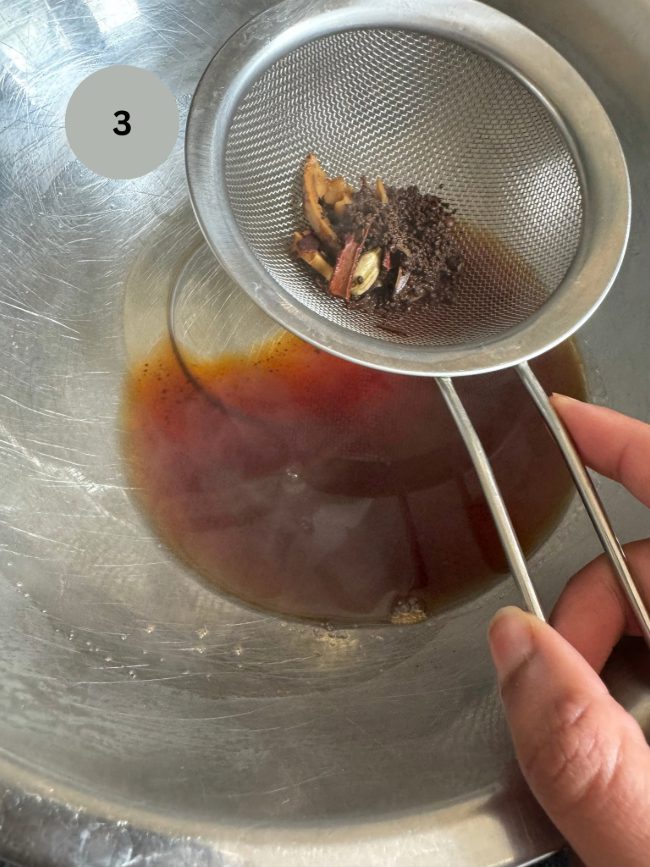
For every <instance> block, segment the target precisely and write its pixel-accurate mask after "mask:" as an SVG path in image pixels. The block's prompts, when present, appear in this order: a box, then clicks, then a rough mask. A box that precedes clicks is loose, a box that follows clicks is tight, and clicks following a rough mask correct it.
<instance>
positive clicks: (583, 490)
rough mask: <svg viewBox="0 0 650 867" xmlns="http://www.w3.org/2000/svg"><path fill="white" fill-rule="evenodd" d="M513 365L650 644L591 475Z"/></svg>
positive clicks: (641, 607) (525, 369) (539, 394)
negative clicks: (555, 447) (556, 450)
mask: <svg viewBox="0 0 650 867" xmlns="http://www.w3.org/2000/svg"><path fill="white" fill-rule="evenodd" d="M517 369H518V372H519V376H520V377H521V380H522V382H523V383H524V385H525V386H526V388H527V389H528V391H529V393H530V395H531V397H532V398H533V400H534V401H535V404H536V405H537V408H538V409H539V411H540V413H541V414H542V417H543V419H544V421H545V422H546V424H547V426H548V428H549V430H550V432H551V434H552V435H553V438H554V439H555V441H556V443H557V444H558V446H559V448H560V451H561V452H562V456H563V457H564V460H565V462H566V465H567V467H568V468H569V472H570V473H571V475H572V476H573V481H574V482H575V486H576V488H577V489H578V493H579V494H580V497H581V498H582V502H583V503H584V506H585V509H586V510H587V513H588V515H589V517H590V518H591V523H592V524H593V525H594V529H595V531H596V533H597V534H598V538H599V539H600V541H601V544H602V546H603V548H604V549H605V553H606V554H607V556H608V558H609V561H610V563H611V564H612V568H613V569H614V573H615V574H616V577H617V578H618V580H619V582H620V584H621V587H622V588H623V591H624V593H625V595H626V597H627V600H628V602H629V603H630V605H631V607H632V610H633V612H634V615H635V617H636V619H637V621H638V623H639V626H640V628H641V632H642V634H643V637H644V638H645V640H646V642H647V644H648V646H649V647H650V615H649V614H648V609H647V607H646V605H645V602H644V601H643V598H642V596H641V594H640V593H639V590H638V588H637V586H636V584H635V582H634V578H633V577H632V575H631V573H630V570H629V568H628V565H627V558H626V556H625V552H624V551H623V548H622V547H621V543H620V542H619V541H618V539H617V538H616V533H615V532H614V530H613V528H612V525H611V523H610V521H609V518H608V517H607V513H606V512H605V509H604V507H603V504H602V502H601V500H600V497H599V496H598V494H597V492H596V489H595V488H594V484H593V482H592V480H591V476H590V475H589V473H588V472H587V469H586V468H585V465H584V463H583V462H582V459H581V457H580V455H579V454H578V451H577V449H576V447H575V445H574V444H573V440H572V439H571V437H570V436H569V433H568V431H567V429H566V428H565V426H564V424H563V423H562V420H561V419H560V417H559V415H558V414H557V413H556V411H555V409H554V408H553V405H552V404H551V402H550V400H549V399H548V397H547V395H546V392H545V391H544V389H543V388H542V386H541V383H540V382H539V380H538V379H537V377H536V376H535V374H534V373H533V371H532V370H531V368H530V366H529V365H528V364H527V363H526V362H523V363H522V364H520V365H519V366H518V368H517Z"/></svg>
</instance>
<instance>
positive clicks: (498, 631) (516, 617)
mask: <svg viewBox="0 0 650 867" xmlns="http://www.w3.org/2000/svg"><path fill="white" fill-rule="evenodd" d="M489 640H490V650H491V652H492V657H493V660H494V664H495V666H496V669H497V673H498V677H499V683H500V687H501V694H502V698H503V703H504V706H505V711H506V716H507V718H508V722H509V724H510V728H511V731H512V737H513V741H514V745H515V751H516V753H517V758H518V760H519V764H520V766H521V769H522V771H523V774H524V776H525V777H526V780H527V782H528V784H529V786H530V787H531V789H532V791H533V793H534V795H535V797H536V798H537V799H538V801H539V802H540V804H541V805H542V807H543V808H544V809H545V810H546V812H547V813H548V815H549V817H550V818H551V820H552V821H553V822H554V824H555V825H556V827H557V828H558V829H559V830H560V832H561V833H562V834H563V835H564V836H565V838H566V839H567V840H568V842H569V843H570V844H571V846H572V847H573V849H574V850H575V851H576V852H577V854H578V855H580V857H581V858H582V859H583V860H584V862H585V863H586V864H587V865H588V867H611V865H612V864H616V865H617V867H648V862H649V857H650V856H649V853H650V822H649V821H648V817H649V816H650V748H648V745H647V743H646V741H645V738H644V736H643V732H642V731H641V729H640V727H639V726H638V724H637V723H636V722H635V720H634V719H633V718H632V717H631V716H630V715H629V714H628V713H627V712H626V711H625V710H624V709H623V708H622V707H621V706H620V705H619V704H617V703H616V702H615V701H614V699H613V698H612V697H611V696H610V694H609V693H608V692H607V689H606V688H605V685H604V684H603V682H602V681H601V679H600V678H599V677H598V675H597V674H596V673H595V672H594V670H593V669H592V668H591V666H590V665H589V664H588V663H587V662H586V661H585V660H584V659H583V658H582V656H580V654H579V653H578V652H577V651H576V650H574V648H573V647H572V646H571V645H570V644H569V643H568V642H566V641H565V640H564V639H563V638H562V637H561V636H560V635H559V634H558V633H557V632H555V630H553V629H551V627H550V626H547V625H546V624H545V623H542V622H541V621H540V620H538V619H537V618H535V617H533V616H532V615H530V614H524V612H523V611H520V610H519V609H518V608H504V609H503V610H502V611H499V612H498V613H497V615H496V617H495V618H494V620H493V621H492V623H491V625H490V632H489Z"/></svg>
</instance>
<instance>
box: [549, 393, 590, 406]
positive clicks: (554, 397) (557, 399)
mask: <svg viewBox="0 0 650 867" xmlns="http://www.w3.org/2000/svg"><path fill="white" fill-rule="evenodd" d="M551 401H552V402H553V403H564V404H568V403H584V401H582V400H578V398H577V397H569V395H568V394H560V393H559V392H557V391H554V392H553V393H552V394H551Z"/></svg>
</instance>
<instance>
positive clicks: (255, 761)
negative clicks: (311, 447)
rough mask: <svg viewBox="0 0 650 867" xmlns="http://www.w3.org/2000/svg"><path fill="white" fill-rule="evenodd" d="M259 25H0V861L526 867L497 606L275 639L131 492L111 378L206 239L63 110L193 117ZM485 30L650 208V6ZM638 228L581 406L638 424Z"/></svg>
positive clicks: (645, 215)
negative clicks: (108, 92) (599, 145)
mask: <svg viewBox="0 0 650 867" xmlns="http://www.w3.org/2000/svg"><path fill="white" fill-rule="evenodd" d="M265 5H266V3H265V2H251V3H248V2H247V3H242V4H233V3H226V2H223V3H220V4H219V5H217V6H210V5H206V4H204V3H201V2H188V3H186V4H183V5H182V7H180V6H179V7H172V6H171V5H167V4H159V5H157V4H153V3H152V4H144V3H136V2H131V3H128V2H124V3H122V4H120V6H119V10H120V12H119V14H117V12H116V11H115V10H116V9H117V8H118V7H117V6H115V5H114V4H112V5H110V4H108V3H102V2H99V0H93V2H92V3H91V2H88V3H83V2H81V0H74V2H73V0H68V2H66V3H58V2H56V3H55V2H50V4H49V5H47V6H46V5H45V4H40V3H36V2H35V0H29V2H27V0H16V2H12V3H11V5H9V3H8V2H7V3H6V4H5V6H6V12H7V14H6V16H5V18H4V19H3V23H2V25H1V27H2V34H1V35H0V42H1V46H2V47H1V49H0V50H1V51H2V60H3V64H4V67H5V69H4V74H3V79H2V86H3V97H4V98H3V101H2V103H1V104H0V117H1V122H0V129H1V130H2V132H1V135H2V154H3V157H4V159H3V160H2V161H1V162H0V181H1V183H0V196H2V205H3V207H2V209H1V210H0V233H1V237H2V240H3V241H4V244H3V249H4V253H3V257H2V260H1V261H0V302H1V307H0V310H1V314H0V316H1V318H0V331H1V338H0V347H2V353H3V355H2V365H1V367H2V372H1V374H0V403H1V411H0V442H1V443H2V449H1V450H0V478H1V479H2V498H1V502H2V507H1V508H2V523H1V524H0V626H1V628H0V642H1V649H0V668H1V670H2V674H1V677H0V702H1V705H0V781H1V784H2V787H3V788H2V791H3V797H2V800H1V802H0V854H2V855H4V856H6V857H11V858H14V859H16V860H19V861H22V862H23V863H25V864H34V865H56V867H63V865H93V867H95V865H111V867H126V865H128V864H129V863H131V864H134V863H138V861H139V860H141V861H142V862H144V863H148V864H152V865H154V864H155V865H163V864H173V865H174V867H181V865H185V864H186V865H188V867H189V865H192V867H203V865H205V867H208V865H215V864H221V865H227V867H235V865H237V867H242V865H246V867H249V865H251V867H252V865H255V867H256V865H264V867H273V865H280V864H281V865H283V867H284V865H286V864H291V865H295V867H300V865H312V867H316V865H320V864H323V865H325V864H328V865H329V864H330V863H331V862H332V861H336V862H337V863H339V864H340V865H342V867H358V865H360V864H364V865H366V864H368V865H374V864H376V865H384V864H391V865H404V867H407V865H408V867H417V865H427V867H435V865H453V864H456V863H457V864H462V865H472V867H496V865H507V864H513V865H515V864H516V865H522V864H524V863H526V862H528V861H530V860H531V859H532V858H534V857H536V856H538V855H541V854H542V853H543V852H545V851H548V850H550V849H551V848H553V847H554V846H555V845H556V844H557V843H558V838H557V835H556V834H555V832H554V831H553V830H552V829H551V828H550V827H549V826H548V823H547V822H546V820H545V819H544V818H543V816H542V815H541V813H540V811H539V810H538V809H537V808H536V807H535V805H534V804H533V803H532V800H531V799H530V797H529V796H527V795H526V793H525V790H524V789H523V788H522V784H521V783H520V781H519V777H518V775H517V772H516V769H515V767H514V764H513V760H512V755H511V752H510V748H509V741H508V736H507V732H506V730H505V727H504V724H503V721H502V717H501V713H500V709H499V702H498V698H497V696H496V692H495V689H494V682H493V675H492V671H491V667H490V664H489V661H488V658H487V653H486V648H485V643H484V637H483V635H484V629H485V624H486V622H487V620H488V618H489V616H490V614H491V613H492V612H493V611H494V610H495V609H496V608H497V607H498V606H499V605H500V604H502V603H503V602H505V601H508V600H509V599H511V598H513V599H514V593H513V594H512V597H511V591H510V588H509V584H507V583H504V584H503V585H501V586H497V587H496V588H494V589H493V590H492V591H490V592H489V593H486V594H485V595H484V596H482V597H481V598H480V599H475V600H472V601H470V602H467V603H466V604H464V605H462V606H459V607H457V608H455V609H454V610H452V611H448V612H447V613H445V614H442V615H440V616H439V617H436V618H434V619H432V620H431V621H429V622H428V623H425V624H422V625H421V626H418V627H415V628H404V629H400V628H388V627H387V628H385V629H362V630H351V629H350V630H338V631H334V632H328V631H327V630H323V629H320V628H317V627H314V626H311V625H306V624H299V623H288V622H287V623H284V622H282V621H281V620H280V619H279V618H276V617H272V616H266V615H264V614H260V613H254V612H251V611H250V610H249V609H247V608H245V607H244V606H241V605H239V604H237V603H235V602H232V601H226V600H224V599H223V598H221V597H219V596H217V595H215V594H214V593H212V592H210V591H208V590H207V589H205V588H204V587H202V586H201V585H200V584H199V583H198V582H197V581H196V580H195V578H194V576H193V575H192V574H191V573H190V572H189V571H187V570H186V569H185V568H184V567H182V566H181V565H180V564H179V563H178V562H177V561H176V560H175V559H174V558H173V557H172V556H171V555H170V554H169V553H168V552H167V551H166V550H165V548H164V547H162V546H161V544H160V543H159V542H158V540H157V539H156V538H155V537H154V536H153V535H152V533H151V530H150V529H149V527H148V525H147V523H146V521H145V520H144V519H143V517H142V516H141V515H140V514H139V513H138V511H137V509H136V507H135V506H134V504H133V501H132V499H131V496H130V493H129V491H128V485H127V483H126V480H125V476H124V472H123V467H122V460H121V454H120V446H119V440H120V420H119V405H120V396H121V383H122V377H123V372H124V369H125V365H126V363H127V362H128V360H129V359H130V358H134V357H136V356H139V355H141V354H142V353H144V352H145V351H146V350H147V348H148V347H149V346H150V345H151V343H152V341H154V340H155V339H156V337H157V336H158V335H159V334H160V333H161V332H162V331H163V330H164V329H165V328H166V318H165V317H166V302H167V295H168V291H169V289H170V286H171V284H172V283H173V281H174V279H175V276H176V275H177V274H178V272H179V270H180V269H181V268H182V265H183V263H184V262H185V261H186V260H187V257H188V256H189V255H191V254H192V253H193V252H195V251H196V250H197V247H198V245H199V244H200V234H199V231H198V228H197V227H196V226H195V224H194V221H193V218H192V216H191V212H190V209H189V205H188V203H187V191H186V187H185V182H184V170H183V159H182V142H180V141H179V142H178V145H177V148H176V149H175V151H174V153H173V155H172V157H170V159H169V160H168V161H167V163H166V164H165V165H164V166H162V167H161V168H160V169H159V170H157V171H155V172H153V173H152V174H151V175H149V176H147V177H146V178H142V179H139V180H134V181H126V182H118V181H107V180H102V179H99V178H96V177H95V176H93V175H92V174H91V173H90V172H89V171H87V170H86V169H84V168H83V167H82V166H81V165H79V163H77V162H76V161H75V159H74V158H73V156H72V154H71V152H70V151H69V149H68V148H67V145H66V142H65V135H64V130H63V115H64V110H65V105H66V101H67V99H68V97H69V96H70V94H71V93H72V90H73V89H74V87H75V86H76V84H77V83H78V82H79V81H80V80H81V78H83V77H84V76H85V75H86V74H88V73H90V72H91V71H93V70H94V69H96V68H100V67H103V66H105V65H108V64H109V63H114V62H122V63H132V64H135V65H140V66H145V67H147V68H149V69H152V70H153V71H155V72H157V73H158V74H159V75H160V76H161V77H162V78H163V80H164V81H165V82H166V83H167V84H168V85H169V86H170V87H171V88H172V89H173V91H174V92H175V93H176V95H177V97H178V100H179V106H180V108H181V111H182V112H183V113H185V112H186V110H187V106H188V104H189V100H190V98H191V94H192V92H193V90H194V88H195V86H196V82H197V80H198V78H199V76H200V74H201V72H202V70H203V68H204V67H205V65H206V64H207V62H208V60H209V59H210V57H211V56H212V55H213V54H214V51H215V50H216V49H217V48H218V47H219V45H220V44H221V43H223V41H224V40H225V39H226V38H227V37H228V36H229V35H230V34H231V33H232V32H233V31H234V30H235V29H236V28H237V27H238V26H240V25H241V24H242V23H244V21H246V20H247V19H248V18H249V17H250V16H251V15H252V14H254V13H255V12H257V11H260V10H261V9H262V8H263V7H264V6H265ZM499 5H500V6H501V8H503V9H504V10H505V11H508V12H510V13H511V14H514V15H515V16H516V17H518V18H520V19H521V20H522V21H523V22H524V23H526V24H527V25H528V26H530V27H531V28H532V29H533V30H535V31H537V32H539V33H540V35H542V36H543V37H544V38H545V39H547V40H549V41H550V42H551V43H552V44H554V45H555V46H556V47H557V48H558V49H559V50H560V51H561V52H562V53H564V54H565V56H566V57H567V59H568V60H569V61H570V62H571V63H573V64H574V65H575V66H576V68H577V69H578V70H579V71H580V72H581V74H583V75H584V76H585V77H586V78H587V80H588V81H589V83H590V84H591V86H592V87H593V88H594V90H595V91H596V93H597V95H598V96H599V98H600V99H601V100H602V102H603V104H604V105H605V107H606V109H607V111H608V113H609V115H610V117H611V118H612V120H613V122H614V125H615V126H616V128H617V131H618V133H619V135H620V137H621V140H622V142H623V146H624V148H625V150H626V156H627V160H628V166H629V169H630V175H631V181H632V188H633V192H634V191H635V190H636V189H638V190H643V189H647V187H648V184H649V183H650V161H649V160H648V153H647V142H648V141H649V140H650V110H649V109H648V106H647V101H646V99H645V85H646V82H647V80H648V75H649V74H650V61H649V59H648V56H647V50H646V46H645V41H644V36H643V34H644V32H647V27H648V25H649V24H650V21H649V10H648V6H647V3H646V2H645V0H621V2H620V3H618V4H617V5H616V8H614V7H612V6H611V4H609V3H607V2H606V0H574V2H573V3H571V4H567V3H564V2H560V0H546V2H543V3H540V2H537V0H536V2H533V0H530V2H529V0H519V2H517V3H514V2H512V3H506V2H501V3H500V4H499ZM637 202H638V205H637V211H636V213H635V214H634V218H633V225H632V234H631V239H630V245H629V248H628V251H629V252H628V256H627V258H626V261H625V263H624V266H623V268H622V270H621V273H620V276H619V278H618V281H617V284H616V286H615V287H614V289H613V290H612V292H611V294H610V296H609V298H608V300H607V301H606V302H605V304H604V306H603V307H602V308H601V310H600V311H599V313H598V314H597V315H596V317H594V319H593V320H592V321H591V322H590V323H589V325H588V326H587V328H586V329H585V331H584V332H583V336H582V340H583V347H584V353H585V358H586V360H587V366H588V378H589V382H590V387H591V389H592V393H593V395H594V397H595V398H596V399H597V400H598V399H603V400H606V399H608V397H609V398H610V399H611V396H615V399H614V400H613V401H612V402H613V403H614V405H616V407H617V408H619V409H622V410H623V411H626V412H630V413H634V414H636V415H638V416H641V417H645V418H648V417H650V398H649V392H648V388H647V383H646V381H645V375H644V371H645V370H646V369H647V366H648V351H649V350H648V342H647V329H648V323H649V321H650V297H649V296H648V293H647V288H646V277H647V272H648V269H649V268H650V251H649V249H648V246H647V239H646V234H645V227H647V224H648V221H649V219H650V205H649V204H648V203H647V202H646V201H644V198H643V196H642V195H639V196H637ZM203 253H204V255H207V256H209V255H210V254H209V253H208V251H207V250H205V249H204V251H203ZM197 255H200V254H197ZM212 279H215V280H216V281H217V282H218V280H219V277H218V275H214V274H213V275H212ZM222 291H224V292H227V291H229V287H228V285H227V284H225V282H224V285H223V286H222ZM214 297H215V298H216V297H217V296H216V295H215V296H214ZM215 314H216V306H213V307H208V308H207V311H206V312H205V321H206V326H212V325H214V326H215V327H219V324H220V320H217V321H216V322H215V321H214V320H212V319H211V317H214V316H215ZM246 321H247V323H248V324H249V327H250V328H251V329H252V328H255V329H257V330H256V331H255V333H256V334H257V333H260V330H261V332H264V329H266V328H269V327H271V326H270V324H269V323H268V322H267V321H266V320H259V319H255V318H254V316H253V315H252V314H251V315H250V316H249V317H247V320H246ZM614 337H615V339H614ZM603 493H604V496H605V498H606V501H607V504H608V506H610V507H611V509H612V511H613V512H615V513H616V514H617V516H620V518H621V532H622V535H624V537H625V538H632V537H636V536H640V535H646V534H647V527H648V522H647V513H646V512H644V511H643V510H641V509H640V507H637V506H636V504H634V503H633V502H631V500H630V499H629V498H628V497H627V496H626V495H625V494H624V492H621V491H619V490H617V489H614V488H612V487H611V486H604V488H603ZM596 544H597V543H596V541H595V539H594V537H593V535H592V533H591V528H590V527H589V526H588V525H587V521H586V519H584V518H583V517H582V516H581V515H580V512H579V510H578V509H577V507H576V509H575V511H571V512H570V513H569V515H568V516H567V517H566V519H565V521H564V523H563V525H562V527H561V528H560V530H559V531H558V533H557V534H556V535H555V537H554V539H553V540H552V541H551V542H550V543H548V544H547V545H546V546H545V547H544V549H542V550H541V551H540V552H539V553H538V555H537V556H536V558H535V561H534V563H533V564H532V568H533V569H534V570H535V573H536V575H537V576H538V586H539V587H540V589H541V590H542V595H543V597H544V601H545V602H546V603H547V604H548V603H550V602H551V600H552V599H553V598H554V597H555V596H556V594H557V592H558V591H559V589H560V585H561V583H562V580H563V576H565V575H567V574H569V573H570V572H571V571H572V570H574V569H576V568H577V567H578V566H580V565H581V564H582V563H583V562H585V561H586V560H587V559H588V558H589V557H591V556H592V555H593V554H595V553H596ZM201 651H202V652H201ZM240 666H241V667H240ZM649 679H650V675H649V673H648V669H647V663H645V662H644V661H643V660H641V661H635V659H634V657H633V656H630V657H620V658H619V659H617V660H616V661H615V663H614V665H613V666H612V668H611V670H610V681H611V684H612V688H613V689H614V690H615V691H616V692H617V694H619V695H620V696H621V697H622V698H623V699H624V701H625V702H626V704H627V705H628V706H629V707H631V708H632V709H633V710H634V711H635V713H636V714H637V716H638V717H639V718H640V719H641V721H642V722H643V723H644V725H646V726H648V727H650V704H649V702H648V698H647V695H648V689H647V687H648V682H649Z"/></svg>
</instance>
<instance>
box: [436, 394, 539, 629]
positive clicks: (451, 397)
mask: <svg viewBox="0 0 650 867" xmlns="http://www.w3.org/2000/svg"><path fill="white" fill-rule="evenodd" d="M437 382H438V386H439V387H440V391H441V392H442V396H443V398H444V400H445V403H446V404H447V406H448V408H449V411H450V412H451V415H452V417H453V419H454V421H455V422H456V426H457V427H458V431H459V433H460V435H461V437H462V439H463V442H464V443H465V445H466V447H467V451H468V452H469V455H470V458H471V459H472V463H473V464H474V469H475V470H476V474H477V476H478V479H479V482H480V483H481V488H482V489H483V493H484V494H485V499H486V500H487V504H488V506H489V508H490V511H491V512H492V518H493V519H494V523H495V524H496V528H497V531H498V533H499V537H500V539H501V544H502V545H503V550H504V551H505V554H506V558H507V560H508V564H509V566H510V571H511V572H512V574H513V576H514V579H515V581H516V582H517V585H518V587H519V589H520V590H521V594H522V596H523V597H524V601H525V603H526V607H527V608H528V610H529V611H530V612H531V613H532V614H536V615H537V617H539V618H540V620H544V612H543V611H542V606H541V605H540V603H539V599H538V598H537V593H536V592H535V588H534V586H533V582H532V581H531V579H530V575H529V574H528V567H527V566H526V559H525V557H524V554H523V551H522V550H521V545H520V544H519V540H518V539H517V534H516V533H515V530H514V527H513V526H512V521H511V520H510V515H509V514H508V510H507V508H506V504H505V503H504V501H503V497H502V496H501V491H500V490H499V486H498V485H497V482H496V479H495V478H494V473H493V472H492V467H491V466H490V462H489V460H488V457H487V455H486V453H485V449H484V448H483V444H482V443H481V440H480V439H479V436H478V434H477V433H476V430H475V428H474V425H473V424H472V422H471V419H470V417H469V416H468V414H467V411H466V409H465V407H464V406H463V403H462V401H461V399H460V397H459V396H458V392H457V391H456V388H455V386H454V384H453V382H452V381H451V379H449V378H448V377H440V378H439V379H438V380H437Z"/></svg>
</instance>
